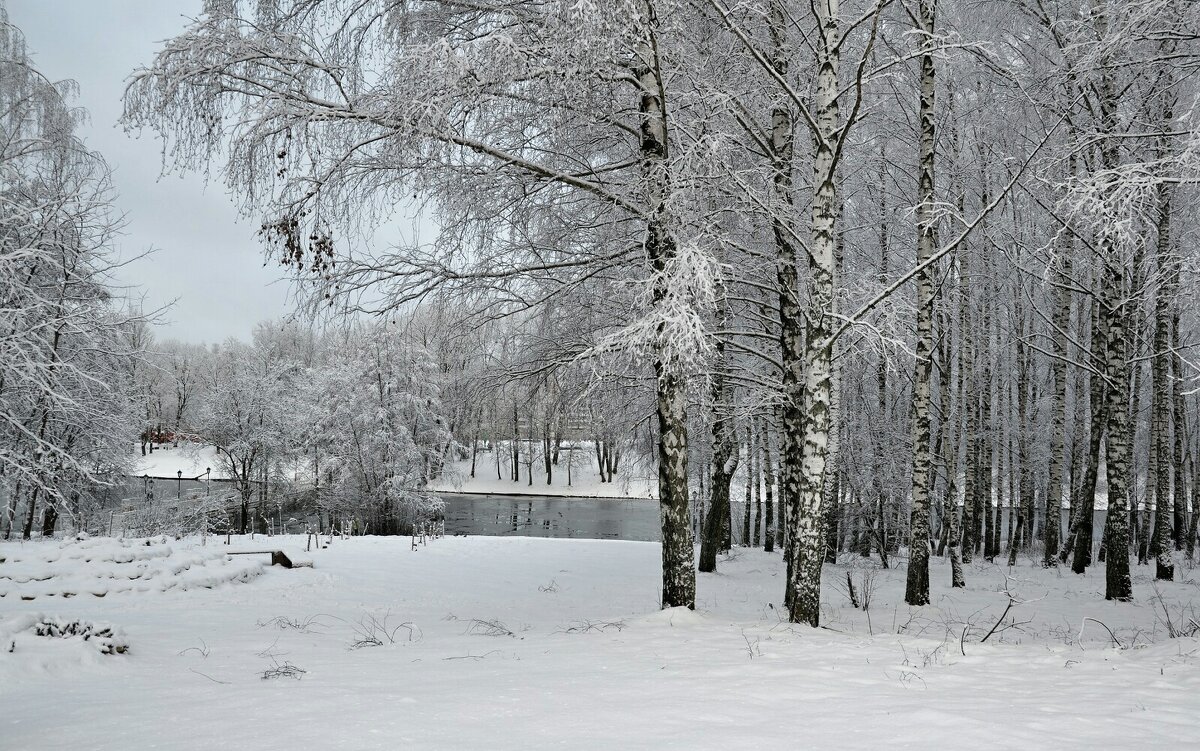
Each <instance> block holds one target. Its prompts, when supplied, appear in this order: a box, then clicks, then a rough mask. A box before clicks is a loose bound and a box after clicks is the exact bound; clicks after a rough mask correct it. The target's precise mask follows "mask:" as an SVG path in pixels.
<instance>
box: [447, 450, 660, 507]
mask: <svg viewBox="0 0 1200 751" xmlns="http://www.w3.org/2000/svg"><path fill="white" fill-rule="evenodd" d="M568 456H570V461H571V484H570V485H567V460H568ZM500 475H501V479H496V455H495V453H494V452H492V451H490V450H488V451H484V450H481V451H480V452H479V456H478V457H476V463H475V476H474V477H471V460H470V459H467V460H465V461H460V462H452V463H451V464H450V465H449V466H448V467H447V468H446V473H445V474H444V475H443V476H442V477H441V478H439V479H437V480H435V481H434V482H433V483H431V484H430V486H429V489H430V490H432V491H434V492H446V493H495V494H498V495H554V496H571V497H579V498H656V497H657V495H658V477H657V474H656V470H655V469H654V468H653V467H649V468H647V467H646V466H644V464H641V463H639V462H638V461H637V459H636V458H635V457H632V456H629V457H625V458H622V460H621V466H620V467H619V468H618V471H617V475H616V477H614V478H613V481H612V482H600V471H599V469H598V467H597V465H596V454H595V451H594V450H593V449H592V445H591V444H590V443H586V442H585V443H583V445H582V448H578V449H576V450H575V451H574V452H572V453H571V454H568V452H567V451H566V450H563V451H562V452H561V453H560V455H559V465H558V466H557V467H555V468H554V471H553V472H552V473H551V483H550V484H549V485H547V484H546V473H545V471H544V470H543V469H542V468H541V464H540V463H536V462H535V463H534V465H533V483H532V484H530V482H529V474H528V468H527V467H526V466H525V465H522V466H521V479H520V481H519V482H513V481H512V479H511V477H510V470H509V465H508V463H507V461H504V462H503V463H502V464H501V468H500Z"/></svg>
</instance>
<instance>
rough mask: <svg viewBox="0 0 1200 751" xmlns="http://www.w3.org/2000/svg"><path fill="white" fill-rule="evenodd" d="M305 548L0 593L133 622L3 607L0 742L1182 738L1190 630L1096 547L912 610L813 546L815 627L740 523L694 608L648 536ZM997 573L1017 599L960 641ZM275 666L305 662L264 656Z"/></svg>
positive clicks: (893, 744) (888, 582) (1194, 686)
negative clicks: (226, 582)
mask: <svg viewBox="0 0 1200 751" xmlns="http://www.w3.org/2000/svg"><path fill="white" fill-rule="evenodd" d="M279 541H280V540H279V538H274V539H273V540H271V541H270V542H271V543H278V542H279ZM257 542H258V543H259V544H264V543H266V542H268V541H264V540H262V538H260V539H259V541H257ZM300 542H301V541H298V540H292V541H291V544H293V545H295V544H298V543H300ZM245 543H247V544H248V543H249V541H245ZM42 544H52V543H33V544H32V545H34V546H36V545H42ZM210 544H211V541H210ZM241 544H243V543H240V542H239V545H241ZM26 547H28V546H26ZM11 548H12V545H8V546H4V548H3V549H4V550H11ZM312 558H313V560H314V564H315V568H313V569H302V570H291V571H286V570H282V569H279V568H273V569H270V570H268V572H267V573H266V574H265V575H263V576H260V577H258V578H256V579H254V580H253V581H252V582H250V583H248V584H239V585H237V586H225V587H218V588H215V589H212V590H190V591H186V592H177V591H168V592H165V593H161V592H160V593H134V592H129V593H123V594H120V595H114V596H110V597H106V598H73V599H71V600H68V601H63V602H60V603H57V604H54V605H53V606H49V605H47V604H46V603H44V602H22V601H19V600H18V601H13V600H12V599H11V598H6V599H4V600H0V630H3V629H4V628H5V625H4V624H11V625H20V624H19V623H18V620H21V622H22V623H24V622H25V618H26V617H27V616H28V614H30V613H34V612H38V611H45V612H46V614H47V617H50V616H63V617H66V616H69V617H72V618H81V619H87V620H89V621H95V622H99V623H111V624H113V625H114V627H116V628H119V629H120V630H121V631H122V632H123V638H124V639H125V641H126V642H127V643H128V646H129V652H128V653H127V654H123V655H112V656H99V655H97V654H96V653H95V652H94V651H93V652H92V653H90V654H88V655H84V654H83V652H82V650H81V648H80V646H79V644H78V643H72V642H71V640H67V639H62V640H57V641H55V642H54V643H50V642H44V640H43V641H39V640H38V639H39V638H38V637H34V636H30V635H27V634H26V635H21V634H18V636H17V637H16V646H15V650H14V652H13V653H11V654H9V653H7V652H6V651H2V650H0V707H3V710H0V712H2V713H3V715H4V719H5V724H4V730H3V736H2V742H0V746H2V747H3V748H4V749H5V750H6V751H23V750H25V749H80V748H87V749H127V748H169V749H184V750H186V749H203V750H205V751H207V750H209V749H214V748H230V747H236V748H257V749H290V748H318V749H397V748H426V749H478V748H486V749H489V750H492V749H495V750H497V751H503V750H504V749H540V748H551V747H554V748H579V749H591V748H611V749H677V748H678V749H689V750H694V749H738V748H756V749H757V748H800V747H808V748H846V749H859V748H863V749H880V748H904V747H917V746H920V747H923V748H982V749H990V748H1032V747H1040V746H1043V745H1045V744H1046V743H1047V741H1051V742H1052V745H1053V746H1054V748H1056V749H1076V748H1078V749H1083V748H1089V749H1096V748H1127V747H1133V746H1137V747H1141V748H1152V747H1156V746H1158V747H1176V748H1184V747H1189V746H1193V745H1194V744H1195V741H1196V738H1197V733H1198V732H1200V641H1198V640H1197V639H1195V638H1184V639H1168V638H1166V633H1165V627H1164V625H1163V623H1162V620H1163V619H1162V615H1161V613H1160V614H1159V615H1157V616H1156V614H1155V612H1154V609H1153V607H1152V603H1151V598H1152V597H1153V596H1154V592H1153V589H1152V587H1151V582H1149V581H1148V580H1147V579H1146V571H1145V569H1139V570H1138V572H1137V574H1138V579H1137V581H1136V582H1135V589H1136V594H1137V596H1138V598H1139V599H1138V602H1137V603H1135V604H1117V603H1107V602H1105V601H1104V600H1103V599H1102V597H1100V596H1099V595H1098V591H1100V590H1101V589H1102V587H1103V571H1102V570H1098V571H1096V572H1094V573H1089V574H1088V575H1087V576H1085V577H1082V578H1079V577H1074V576H1072V575H1071V574H1069V573H1067V574H1063V575H1062V576H1059V575H1057V574H1056V573H1055V572H1043V571H1041V570H1040V569H1037V568H1034V567H1032V566H1030V565H1029V564H1028V563H1024V562H1023V563H1022V565H1021V566H1018V567H1017V568H1015V569H1013V570H1012V571H1011V572H1009V571H1006V570H1005V569H1002V568H998V567H995V566H983V565H976V566H970V567H968V570H967V574H968V582H969V587H968V589H966V590H960V591H951V590H950V589H949V587H948V586H945V582H946V581H948V572H947V571H946V570H945V569H944V568H943V567H941V566H940V565H935V566H934V571H933V578H934V582H935V584H934V598H935V606H934V607H929V608H925V609H923V610H920V611H916V612H913V611H910V610H909V609H908V608H907V607H906V606H904V605H903V603H902V597H901V593H902V590H903V583H904V572H903V571H902V570H900V571H897V570H892V571H885V572H879V573H878V574H877V578H876V587H875V588H874V593H873V604H872V606H871V611H870V620H869V621H868V618H867V617H866V616H865V615H864V614H863V613H862V611H859V610H855V609H853V608H851V607H850V606H849V604H848V602H847V600H846V598H845V597H844V596H843V595H842V594H840V593H839V591H838V584H839V582H843V581H844V578H845V571H846V569H845V568H844V567H841V566H839V567H829V568H828V573H827V577H828V578H827V582H826V588H825V613H826V617H825V621H826V623H827V625H828V628H827V629H819V630H813V629H810V628H807V627H793V626H789V625H787V624H785V623H782V622H781V621H780V618H779V615H778V614H779V610H778V598H779V594H780V591H781V589H782V586H783V583H782V572H781V565H780V559H779V556H778V555H777V554H773V555H768V554H765V553H762V552H760V551H739V552H738V553H736V554H735V559H734V560H732V561H725V562H723V563H722V565H721V572H720V573H719V574H716V575H702V576H701V577H700V579H699V584H698V590H699V611H698V612H696V613H692V612H688V611H683V612H680V611H666V612H659V611H658V599H657V598H658V591H659V581H658V576H659V568H658V566H659V560H660V549H659V546H658V545H656V544H653V543H632V542H598V541H577V540H555V539H532V538H449V539H443V540H436V541H433V542H431V543H430V544H429V545H428V546H427V547H421V548H420V549H419V550H417V551H412V550H411V549H410V544H409V540H407V539H403V538H401V539H395V538H393V539H382V538H356V539H351V540H347V541H341V540H336V541H334V543H333V545H332V547H330V548H329V549H328V550H318V551H314V552H313V553H312ZM852 573H853V575H854V577H856V578H857V577H860V576H861V574H860V573H857V572H852ZM1006 574H1007V575H1008V576H1009V580H1008V587H1009V592H1011V593H1013V594H1014V595H1016V596H1018V597H1019V598H1021V599H1023V600H1025V601H1026V602H1025V604H1022V605H1018V606H1016V607H1015V608H1014V610H1013V611H1012V612H1011V613H1010V615H1009V619H1010V620H1011V619H1015V621H1016V622H1017V623H1018V624H1020V625H1019V626H1017V627H1015V628H1014V627H1007V626H1006V627H1005V628H1002V629H1001V630H1000V631H999V632H998V633H997V634H996V635H994V636H993V637H992V638H991V639H990V640H989V641H988V642H987V643H986V644H981V643H980V640H981V639H982V638H983V635H984V634H985V633H986V631H987V630H988V629H989V628H990V627H991V626H992V624H993V623H995V622H996V620H997V619H998V618H999V617H1000V614H1001V613H1002V612H1003V610H1004V608H1005V605H1006V604H1007V603H1008V600H1009V598H1008V596H1007V595H1006V594H1004V593H1003V592H1001V591H1000V590H1001V589H1003V588H1004V587H1005V585H1006V582H1005V575H1006ZM1183 574H1184V576H1185V578H1187V581H1186V582H1183V583H1177V584H1171V585H1165V586H1163V587H1162V588H1161V591H1162V594H1163V601H1164V602H1165V603H1166V604H1167V607H1168V610H1169V612H1170V613H1171V616H1172V618H1173V619H1175V621H1176V624H1177V625H1178V623H1179V621H1178V619H1179V617H1180V614H1181V613H1183V612H1187V611H1188V609H1189V608H1194V607H1195V605H1196V604H1197V599H1198V590H1197V587H1196V586H1195V584H1196V578H1195V577H1196V572H1194V571H1192V572H1187V571H1184V572H1183ZM1193 612H1194V611H1193ZM19 617H20V618H19ZM1085 617H1089V618H1092V619H1095V621H1086V620H1084V618H1085ZM1098 622H1103V623H1104V624H1105V625H1106V626H1107V627H1108V628H1111V629H1112V630H1113V632H1114V633H1115V634H1116V636H1117V638H1118V639H1120V641H1121V644H1122V646H1123V647H1125V648H1123V649H1116V648H1114V647H1113V646H1112V645H1111V641H1110V638H1109V636H1108V634H1107V633H1106V631H1105V629H1104V628H1103V627H1101V626H1100V625H1097V624H1098ZM373 623H375V624H383V623H386V624H387V627H386V629H385V628H381V627H378V626H373V625H372V624H373ZM1006 623H1007V622H1006ZM964 625H966V626H967V631H966V634H965V636H964V635H963V627H964ZM1081 629H1082V633H1081ZM384 631H386V632H387V633H386V634H385V633H384ZM22 633H26V632H22ZM372 634H374V635H375V636H376V637H379V639H378V640H379V641H381V642H382V644H381V645H380V646H363V643H364V641H369V639H367V638H366V637H370V636H371V635H372ZM1134 645H1136V648H1130V647H1132V646H1134ZM355 646H358V647H360V648H354V647H355ZM964 653H965V654H964ZM289 667H291V668H295V669H297V670H303V671H305V672H302V673H300V672H296V673H295V675H296V676H298V678H297V677H286V676H284V677H276V678H273V679H264V677H263V675H264V673H267V674H270V672H269V671H276V673H278V671H279V670H280V669H283V670H284V671H288V669H289Z"/></svg>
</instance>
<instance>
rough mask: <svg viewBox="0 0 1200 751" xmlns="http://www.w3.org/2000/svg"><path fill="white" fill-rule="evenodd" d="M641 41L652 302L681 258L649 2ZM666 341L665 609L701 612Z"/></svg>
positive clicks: (682, 409)
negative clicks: (672, 225) (671, 214)
mask: <svg viewBox="0 0 1200 751" xmlns="http://www.w3.org/2000/svg"><path fill="white" fill-rule="evenodd" d="M639 25H640V29H639V30H640V32H641V34H642V42H641V44H640V45H639V49H638V56H637V60H636V62H635V66H636V67H635V70H634V76H635V78H636V79H637V82H638V87H639V89H640V94H641V96H640V98H639V102H638V113H639V115H640V118H641V127H640V129H639V133H640V136H641V148H640V151H641V172H642V178H643V180H644V181H645V183H646V186H647V188H646V190H647V199H648V201H647V202H648V204H649V208H650V212H649V213H650V216H651V218H650V220H649V221H648V222H647V228H646V243H645V247H646V255H647V257H648V258H649V260H650V263H651V265H652V266H653V268H654V272H655V283H654V288H653V294H652V296H653V300H654V303H655V304H658V303H660V302H661V301H662V300H663V298H664V297H665V295H666V289H665V288H664V285H665V283H666V282H665V279H664V277H663V273H664V271H665V270H666V266H667V264H668V263H669V262H670V261H672V260H673V259H674V257H675V255H676V245H675V238H674V236H673V235H672V234H671V232H670V230H669V228H668V226H667V217H666V203H667V198H668V196H669V194H670V168H669V165H668V148H667V146H668V134H667V122H668V118H667V101H666V93H665V88H664V86H663V81H662V71H661V68H660V66H659V60H658V47H657V33H658V32H657V28H658V18H657V17H656V15H655V11H654V6H653V4H652V3H651V2H649V0H647V2H645V3H644V5H643V15H642V16H641V18H640V19H639ZM670 346H671V343H670V342H668V341H666V337H665V335H664V332H663V330H662V328H661V327H660V329H659V331H658V336H657V337H656V342H655V348H656V352H655V357H654V376H655V383H656V392H657V393H656V399H655V403H656V411H657V414H658V498H659V504H660V506H661V516H662V607H664V608H671V607H680V606H683V607H688V608H693V609H694V608H695V607H696V571H695V566H694V560H695V548H694V547H693V538H692V525H691V524H690V523H689V513H688V470H687V460H688V436H687V395H686V388H685V386H684V383H683V380H682V378H681V376H680V374H678V373H676V372H674V371H673V370H671V369H670V368H668V367H667V366H666V357H665V353H666V350H667V349H668V348H669V347H670Z"/></svg>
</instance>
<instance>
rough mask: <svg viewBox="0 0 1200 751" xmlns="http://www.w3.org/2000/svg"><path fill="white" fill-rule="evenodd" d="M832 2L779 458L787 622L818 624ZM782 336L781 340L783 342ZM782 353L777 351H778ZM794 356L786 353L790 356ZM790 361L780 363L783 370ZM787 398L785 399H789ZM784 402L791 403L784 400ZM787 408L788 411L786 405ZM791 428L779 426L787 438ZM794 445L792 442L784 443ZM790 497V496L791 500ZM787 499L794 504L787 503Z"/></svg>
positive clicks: (833, 119)
mask: <svg viewBox="0 0 1200 751" xmlns="http://www.w3.org/2000/svg"><path fill="white" fill-rule="evenodd" d="M838 5H839V3H838V0H824V1H823V2H818V3H814V4H813V6H812V7H813V10H814V11H815V15H816V18H817V34H816V37H817V38H816V40H815V52H816V62H817V81H816V92H815V96H814V99H815V105H816V106H815V113H814V115H815V117H814V119H815V121H816V133H815V135H814V139H813V140H814V148H815V151H816V153H815V155H814V158H813V181H812V224H811V237H810V238H809V246H808V271H809V287H808V315H807V323H808V326H807V331H806V332H805V334H806V335H805V337H804V358H803V372H804V394H803V412H802V415H803V427H802V436H803V437H802V440H801V441H800V442H799V443H800V445H799V446H794V445H793V446H790V447H789V448H791V451H788V452H786V454H787V456H786V459H785V461H786V462H787V463H788V467H787V475H788V476H789V478H788V480H789V481H788V482H787V485H788V488H787V491H785V492H787V493H788V498H789V500H788V505H789V507H794V508H795V513H791V514H789V520H788V521H789V527H790V528H791V530H792V534H791V535H790V537H791V538H792V541H793V542H792V572H791V577H790V579H789V582H788V584H789V588H790V590H791V595H792V596H791V598H790V602H791V604H790V620H791V621H792V622H793V623H808V624H809V625H811V626H818V625H820V619H821V566H822V564H823V551H822V539H821V504H822V500H823V496H824V490H825V464H826V460H827V458H828V455H829V438H830V432H831V430H833V429H835V428H834V426H832V425H831V422H832V420H831V411H830V391H831V381H832V367H831V365H832V362H831V345H832V343H831V341H830V338H829V337H830V335H831V334H832V324H833V318H832V315H831V314H832V311H833V291H834V284H835V279H834V272H835V261H834V255H835V253H836V245H837V217H838V205H839V202H838V189H837V183H836V180H835V172H836V158H835V155H834V147H835V145H837V141H838V139H839V138H840V133H839V122H838V121H839V118H838V86H839V82H838V80H839V79H838V65H839V58H840V55H841V47H840V43H841V35H840V32H839V30H838V17H839V8H838ZM786 337H787V335H786V334H785V338H786ZM786 349H789V348H788V347H786V346H785V350H786ZM793 351H794V350H793ZM794 367H795V363H793V362H789V361H788V360H787V359H785V360H784V368H785V370H793V369H794ZM789 396H790V395H789ZM789 401H791V400H789ZM793 408H794V405H793ZM797 427H800V426H798V425H796V424H794V423H790V424H785V426H784V429H785V432H788V433H790V432H792V431H793V430H795V429H796V428H797ZM788 440H789V442H791V443H793V444H794V443H795V442H796V441H795V438H794V437H793V438H789V439H788ZM793 494H794V495H793ZM793 498H794V500H793Z"/></svg>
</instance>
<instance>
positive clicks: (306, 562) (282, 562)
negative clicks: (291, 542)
mask: <svg viewBox="0 0 1200 751" xmlns="http://www.w3.org/2000/svg"><path fill="white" fill-rule="evenodd" d="M226 554H227V555H269V556H271V565H272V566H283V567H284V568H312V565H313V563H312V559H310V558H307V557H305V556H302V555H297V554H296V553H292V554H291V555H288V554H287V553H285V552H283V551H282V550H230V551H226Z"/></svg>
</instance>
